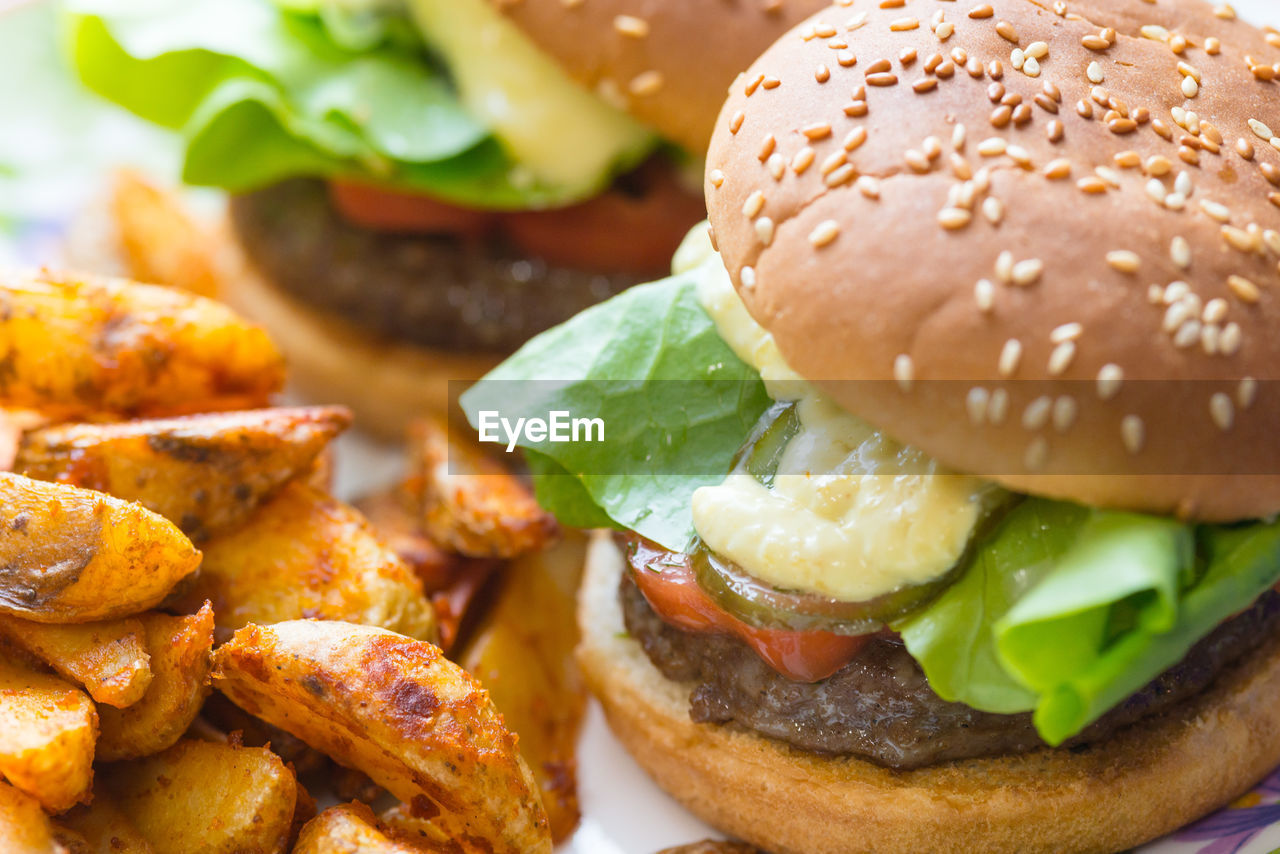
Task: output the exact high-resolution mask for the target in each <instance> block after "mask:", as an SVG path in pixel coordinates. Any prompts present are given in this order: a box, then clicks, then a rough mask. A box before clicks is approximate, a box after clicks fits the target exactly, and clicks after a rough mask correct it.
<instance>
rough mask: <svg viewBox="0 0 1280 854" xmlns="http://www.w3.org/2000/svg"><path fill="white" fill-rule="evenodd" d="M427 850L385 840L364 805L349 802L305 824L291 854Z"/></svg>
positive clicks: (394, 853) (379, 853) (381, 853)
mask: <svg viewBox="0 0 1280 854" xmlns="http://www.w3.org/2000/svg"><path fill="white" fill-rule="evenodd" d="M431 850H432V849H431V848H427V847H425V846H424V845H415V844H410V843H408V842H405V841H401V840H396V839H393V838H391V837H389V836H388V835H387V833H386V832H385V831H384V830H383V829H382V828H381V827H379V824H378V819H377V818H376V817H375V816H374V814H373V810H371V809H369V807H368V805H367V804H362V803H361V802H359V801H352V802H351V803H349V804H340V805H338V806H336V807H330V808H329V809H327V810H325V811H324V812H322V813H320V815H318V816H316V817H315V818H313V819H311V821H309V822H307V823H306V825H305V826H304V827H303V828H302V833H300V834H298V844H297V845H295V846H294V848H293V854H422V852H427V851H431Z"/></svg>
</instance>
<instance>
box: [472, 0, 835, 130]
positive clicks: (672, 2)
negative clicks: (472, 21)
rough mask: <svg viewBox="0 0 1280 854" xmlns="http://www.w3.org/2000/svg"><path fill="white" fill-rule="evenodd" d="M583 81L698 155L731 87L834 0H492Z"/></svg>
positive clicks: (574, 75) (576, 77)
mask: <svg viewBox="0 0 1280 854" xmlns="http://www.w3.org/2000/svg"><path fill="white" fill-rule="evenodd" d="M490 2H492V3H493V4H494V5H495V6H497V7H498V8H499V9H501V10H502V11H503V12H504V13H505V14H506V15H507V16H508V17H510V18H511V19H512V20H513V21H514V22H515V23H516V24H517V25H519V26H520V27H521V29H523V30H524V32H525V33H526V34H527V35H528V36H529V37H530V38H532V39H533V41H534V42H535V43H536V44H538V45H539V46H540V47H542V49H543V50H545V51H546V52H547V53H549V54H550V55H551V56H553V57H555V59H556V60H557V61H559V62H560V63H561V64H562V65H563V66H564V67H565V69H566V70H567V71H568V72H569V73H570V74H571V75H572V76H573V77H574V79H576V80H578V81H579V82H580V83H582V84H583V85H585V86H587V87H588V88H590V89H593V90H594V91H596V92H598V93H600V94H601V95H602V96H603V97H605V98H606V99H608V100H609V101H611V102H613V103H615V104H617V105H618V106H619V107H622V108H623V109H626V110H627V111H629V112H630V113H631V114H632V115H634V116H635V117H636V118H638V119H640V120H641V121H643V122H645V123H646V124H649V125H651V126H652V127H654V128H656V129H657V130H658V132H659V133H661V134H662V135H663V136H665V137H666V138H667V139H670V140H671V141H672V142H675V143H677V144H679V145H681V146H683V147H684V148H686V149H688V150H689V151H690V152H692V153H694V154H697V155H701V154H702V153H703V152H704V151H706V148H707V141H708V140H709V139H710V138H711V129H712V127H713V125H714V123H715V117H716V113H717V111H718V110H719V109H720V105H721V104H722V103H723V102H724V96H725V88H726V87H727V86H728V85H729V83H730V82H731V81H732V80H733V78H734V75H736V74H737V73H738V72H740V71H741V70H742V69H744V68H746V67H747V64H748V63H749V62H751V60H753V59H755V58H756V57H757V56H759V55H760V52H761V51H762V50H764V49H765V48H766V47H768V46H769V44H770V43H772V42H773V41H774V39H776V38H777V37H778V36H780V35H782V34H783V33H784V32H786V31H787V29H788V28H790V27H792V26H793V25H795V24H796V23H798V22H799V21H802V20H804V19H805V18H806V17H807V16H809V15H810V14H812V13H813V12H815V11H817V10H818V9H822V8H825V7H826V6H827V5H828V3H829V2H830V0H490Z"/></svg>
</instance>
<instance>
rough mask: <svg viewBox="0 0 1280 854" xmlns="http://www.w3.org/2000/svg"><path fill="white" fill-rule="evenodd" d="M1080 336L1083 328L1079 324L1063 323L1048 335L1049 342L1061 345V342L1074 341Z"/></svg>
mask: <svg viewBox="0 0 1280 854" xmlns="http://www.w3.org/2000/svg"><path fill="white" fill-rule="evenodd" d="M1082 334H1084V327H1083V326H1081V325H1080V324H1079V323H1075V322H1072V323H1064V324H1062V325H1061V326H1058V327H1055V328H1054V330H1053V331H1052V332H1050V333H1049V340H1050V341H1052V342H1053V343H1054V344H1061V343H1062V342H1063V341H1075V340H1076V339H1077V338H1079V337H1080V336H1081V335H1082Z"/></svg>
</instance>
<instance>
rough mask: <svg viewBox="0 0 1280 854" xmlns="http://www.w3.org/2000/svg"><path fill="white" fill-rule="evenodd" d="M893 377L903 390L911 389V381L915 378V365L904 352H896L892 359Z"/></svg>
mask: <svg viewBox="0 0 1280 854" xmlns="http://www.w3.org/2000/svg"><path fill="white" fill-rule="evenodd" d="M893 378H894V379H895V380H896V381H897V383H898V387H899V388H901V389H902V390H903V391H909V390H910V389H911V381H912V380H913V379H914V378H915V365H914V364H913V363H912V361H911V357H910V356H908V355H907V354H906V353H900V354H898V357H897V358H896V359H894V360H893Z"/></svg>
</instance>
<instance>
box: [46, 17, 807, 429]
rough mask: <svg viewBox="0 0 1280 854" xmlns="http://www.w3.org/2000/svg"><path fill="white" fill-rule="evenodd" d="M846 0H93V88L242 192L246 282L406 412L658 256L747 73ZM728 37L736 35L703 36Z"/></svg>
mask: <svg viewBox="0 0 1280 854" xmlns="http://www.w3.org/2000/svg"><path fill="white" fill-rule="evenodd" d="M823 5H824V3H823V0H660V2H649V3H643V4H636V3H628V2H624V0H591V2H564V0H521V2H510V0H504V2H497V0H493V2H491V1H490V0H345V2H344V0H195V2H191V0H148V2H146V3H141V4H139V3H136V2H129V1H128V0H72V2H69V3H68V4H67V10H68V12H67V17H68V20H67V31H68V38H67V42H68V49H69V53H70V55H71V57H72V60H73V62H74V64H75V66H76V68H77V70H78V72H79V74H80V76H81V78H82V79H83V80H84V81H85V82H86V83H87V84H88V86H89V87H90V88H92V89H93V90H95V91H97V92H98V93H100V94H102V95H104V96H106V97H107V98H109V99H112V100H114V101H116V102H118V103H120V104H122V105H123V106H125V107H127V108H128V109H130V110H132V111H133V112H135V113H137V114H138V115H140V116H142V117H143V118H145V119H148V120H150V121H153V122H156V123H159V124H161V125H165V126H168V127H171V128H174V129H175V130H178V131H180V132H181V134H182V136H183V138H184V141H185V157H184V161H183V178H184V179H185V181H186V182H187V183H189V184H194V185H206V186H213V187H218V188H222V189H224V190H227V191H229V192H230V193H231V194H232V196H231V202H230V209H229V213H230V216H229V220H228V223H227V229H226V235H225V236H226V238H227V240H226V246H225V247H223V258H224V260H225V261H226V265H225V269H228V270H230V271H231V272H230V274H229V275H227V276H226V277H225V278H226V279H227V285H226V288H227V293H226V294H225V295H224V296H225V298H226V299H227V300H228V301H229V302H231V303H232V304H234V305H235V306H236V307H237V308H239V309H240V310H242V311H244V312H246V313H247V314H249V315H250V316H253V317H254V318H255V319H258V320H260V321H261V322H263V323H265V324H266V325H267V326H268V327H269V328H270V329H271V331H272V333H273V335H274V336H275V337H276V340H278V341H279V342H280V343H281V346H282V348H283V349H284V350H285V352H286V354H287V355H288V356H289V358H290V360H291V363H292V365H293V374H294V375H295V376H296V377H297V382H298V384H299V385H300V386H301V388H302V390H303V391H304V392H309V393H311V394H312V396H318V395H323V396H324V398H325V399H329V400H333V399H341V400H343V401H344V402H347V403H351V404H353V405H354V406H355V408H356V409H357V415H358V416H359V415H363V416H365V419H364V423H365V424H366V426H371V427H374V428H380V429H382V430H383V431H384V432H391V433H394V432H397V431H398V430H399V427H400V425H401V424H402V423H403V421H404V420H405V417H406V416H407V415H408V414H412V413H415V412H420V411H421V410H424V409H438V408H440V407H441V406H442V405H443V404H444V400H445V395H444V391H445V381H446V380H465V379H468V378H470V379H474V378H476V377H477V376H479V375H480V374H481V373H483V372H484V370H486V369H487V368H489V367H491V366H492V365H493V364H495V363H496V362H497V361H498V360H499V359H500V358H501V357H502V356H505V355H507V354H509V353H511V352H512V351H513V350H514V349H515V348H516V347H517V346H519V345H520V344H522V343H523V342H524V341H525V340H526V339H527V338H529V337H530V336H531V335H533V334H534V333H536V332H539V331H541V330H543V329H545V328H547V327H549V326H552V325H554V324H555V323H558V322H560V321H562V320H564V319H566V318H568V317H571V316H572V315H573V314H575V313H577V312H578V311H579V310H581V309H583V308H585V307H587V306H589V305H591V304H592V303H594V302H596V301H598V300H600V299H602V298H605V297H608V296H610V295H613V294H615V293H618V292H619V291H621V290H622V289H624V288H626V287H627V286H629V285H632V284H635V283H637V282H641V281H645V280H647V279H650V278H653V277H654V276H655V275H660V274H661V273H662V271H663V270H664V269H665V267H666V265H667V263H668V260H669V258H670V256H671V253H672V251H673V250H674V249H675V247H676V245H678V243H679V241H680V238H681V237H682V236H683V234H684V232H685V231H687V229H688V228H689V227H690V226H691V225H693V224H694V223H695V222H697V221H698V220H700V219H702V218H703V216H704V214H703V203H702V199H701V197H700V195H701V194H700V192H699V190H698V186H699V174H700V172H701V162H702V157H703V155H704V154H705V151H706V145H707V141H708V139H709V137H710V134H711V127H712V123H713V121H714V118H715V113H716V109H717V108H718V106H719V104H720V102H721V101H722V100H723V98H724V93H725V89H726V87H727V86H728V84H729V83H730V81H731V80H732V79H733V76H734V75H735V74H736V73H737V72H739V71H740V70H741V69H742V68H743V67H744V66H745V65H746V64H747V63H748V62H749V61H750V60H751V59H752V58H754V57H755V56H756V55H757V54H758V53H759V51H760V50H762V49H763V48H764V47H766V46H767V45H768V44H769V42H771V41H773V39H774V38H776V37H777V36H778V35H779V34H781V33H782V32H783V31H784V30H785V29H786V28H788V27H789V26H791V25H793V24H794V23H796V22H798V21H799V20H801V19H802V18H803V17H805V16H806V15H808V14H809V13H810V12H812V11H814V10H816V9H818V8H821V7H822V6H823ZM709 28H710V29H713V30H714V31H715V32H716V33H717V36H718V37H717V39H716V41H715V42H714V45H713V46H710V49H709V46H708V45H707V43H706V41H705V40H704V38H703V36H702V34H703V33H704V32H706V31H707V30H708V29H709Z"/></svg>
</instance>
